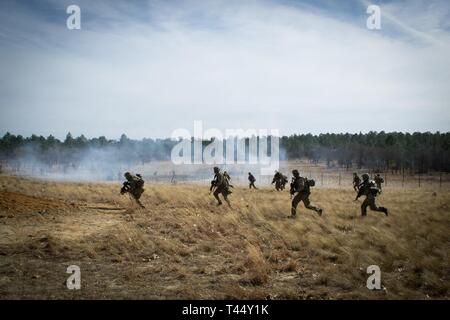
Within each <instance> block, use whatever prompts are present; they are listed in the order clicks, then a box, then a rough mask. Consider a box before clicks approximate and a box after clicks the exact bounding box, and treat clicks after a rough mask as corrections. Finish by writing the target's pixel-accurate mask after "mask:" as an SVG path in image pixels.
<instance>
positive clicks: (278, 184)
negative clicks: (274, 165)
mask: <svg viewBox="0 0 450 320" xmlns="http://www.w3.org/2000/svg"><path fill="white" fill-rule="evenodd" d="M274 183H275V189H276V190H277V191H280V190H283V189H284V187H285V186H286V183H288V179H287V177H286V176H285V175H283V174H282V173H281V172H279V171H275V174H274V176H273V179H272V183H271V184H274Z"/></svg>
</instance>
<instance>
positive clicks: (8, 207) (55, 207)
mask: <svg viewBox="0 0 450 320" xmlns="http://www.w3.org/2000/svg"><path fill="white" fill-rule="evenodd" d="M75 206H76V205H75V204H69V203H66V202H63V201H60V200H55V199H46V198H42V197H35V196H28V195H25V194H21V193H17V192H10V191H0V212H2V213H4V212H7V213H8V214H11V213H13V214H16V213H30V212H57V211H60V210H62V209H68V208H74V207H75Z"/></svg>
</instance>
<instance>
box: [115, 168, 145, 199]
mask: <svg viewBox="0 0 450 320" xmlns="http://www.w3.org/2000/svg"><path fill="white" fill-rule="evenodd" d="M124 176H125V179H127V181H125V182H124V183H123V185H122V188H121V189H120V194H125V193H129V194H130V195H131V196H132V197H133V198H134V200H136V202H137V203H138V204H139V206H140V207H141V208H145V207H144V205H143V204H142V203H141V201H140V200H139V199H140V198H141V196H142V194H143V193H144V179H142V176H141V175H140V174H136V175H132V174H131V173H129V172H125V174H124Z"/></svg>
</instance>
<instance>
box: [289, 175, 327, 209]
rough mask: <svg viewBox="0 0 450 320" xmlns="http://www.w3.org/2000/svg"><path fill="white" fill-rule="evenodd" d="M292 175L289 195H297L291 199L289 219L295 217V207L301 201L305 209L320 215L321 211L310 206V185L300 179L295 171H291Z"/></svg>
mask: <svg viewBox="0 0 450 320" xmlns="http://www.w3.org/2000/svg"><path fill="white" fill-rule="evenodd" d="M292 174H293V175H294V177H293V178H292V182H291V191H290V192H291V195H292V196H293V195H294V194H295V193H296V192H297V195H295V196H294V198H293V199H292V207H291V217H295V216H296V214H297V206H298V204H299V203H300V202H302V201H303V203H304V204H305V208H307V209H310V210H314V211H315V212H317V213H318V214H319V215H322V209H320V208H317V207H314V206H312V205H311V202H310V201H309V195H310V194H311V190H310V183H309V182H308V179H307V178H303V177H300V174H299V172H298V171H297V170H293V171H292Z"/></svg>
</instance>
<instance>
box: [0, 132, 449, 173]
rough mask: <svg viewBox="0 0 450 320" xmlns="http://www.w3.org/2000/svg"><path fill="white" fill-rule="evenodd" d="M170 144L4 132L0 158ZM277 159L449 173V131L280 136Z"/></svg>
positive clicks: (165, 150)
mask: <svg viewBox="0 0 450 320" xmlns="http://www.w3.org/2000/svg"><path fill="white" fill-rule="evenodd" d="M176 143H178V141H175V140H173V139H142V140H133V139H129V138H128V137H127V136H126V135H125V134H123V135H122V136H121V137H120V139H119V140H111V139H107V138H106V137H104V136H101V137H98V138H92V139H87V138H86V137H85V136H84V135H81V136H79V137H73V136H72V135H71V134H70V133H68V134H67V136H66V138H65V139H64V140H63V141H61V140H59V139H57V138H55V137H54V136H52V135H50V136H48V137H43V136H37V135H32V136H31V137H23V136H21V135H14V134H11V133H9V132H8V133H6V134H5V135H4V136H3V137H2V138H1V139H0V160H1V161H6V162H8V161H20V160H21V159H24V158H27V157H29V156H30V155H32V156H33V159H34V160H36V161H39V162H41V163H44V164H48V165H55V164H74V163H75V164H76V163H77V162H79V161H80V160H81V159H82V158H83V156H84V154H85V153H87V152H88V151H90V152H92V151H99V152H101V151H107V154H108V156H107V158H105V159H104V161H109V160H111V159H110V157H114V161H119V162H123V163H136V162H141V163H145V162H150V161H159V160H169V159H170V156H171V150H172V147H173V146H174V145H175V144H176ZM207 143H208V142H207V141H204V143H203V145H204V146H205V145H207ZM100 155H101V153H99V157H101V156H100ZM280 156H281V158H282V160H294V159H307V160H309V161H311V162H313V163H319V162H320V163H323V162H324V163H326V164H327V166H328V167H340V168H346V169H352V168H355V169H356V168H357V169H361V168H367V169H371V170H379V171H386V170H390V171H402V170H403V171H404V170H408V171H410V172H414V173H425V172H429V171H440V172H450V133H449V132H447V133H440V132H435V133H431V132H415V133H402V132H389V133H386V132H384V131H381V132H369V133H365V134H363V133H359V134H350V133H345V134H334V133H326V134H319V135H312V134H294V135H290V136H283V137H281V138H280ZM108 158H109V159H108Z"/></svg>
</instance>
